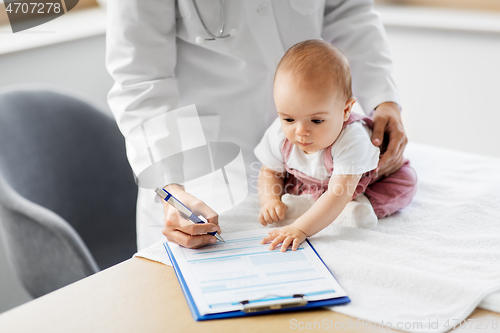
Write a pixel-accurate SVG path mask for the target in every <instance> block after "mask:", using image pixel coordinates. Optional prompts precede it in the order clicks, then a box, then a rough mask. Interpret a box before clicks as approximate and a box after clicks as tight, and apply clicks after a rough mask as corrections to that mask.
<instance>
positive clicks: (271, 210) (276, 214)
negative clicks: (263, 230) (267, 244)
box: [259, 200, 286, 225]
mask: <svg viewBox="0 0 500 333" xmlns="http://www.w3.org/2000/svg"><path fill="white" fill-rule="evenodd" d="M285 213H286V205H285V204H284V203H283V202H282V201H281V200H271V201H268V202H266V203H265V204H264V206H262V208H261V209H260V213H259V222H260V224H262V225H268V224H271V223H274V222H279V221H281V220H284V219H285Z"/></svg>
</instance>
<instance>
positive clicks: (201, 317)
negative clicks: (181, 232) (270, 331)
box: [163, 239, 351, 321]
mask: <svg viewBox="0 0 500 333" xmlns="http://www.w3.org/2000/svg"><path fill="white" fill-rule="evenodd" d="M306 242H307V243H308V244H309V246H311V248H312V249H313V251H314V253H315V254H316V255H317V256H318V258H319V259H320V260H321V262H322V263H323V265H325V262H324V261H323V259H321V257H320V256H319V255H318V252H316V249H314V247H313V246H312V245H311V243H310V242H309V240H307V239H306ZM163 246H164V247H165V250H166V251H167V254H168V256H169V258H170V261H171V262H172V265H173V267H174V271H175V275H176V276H177V280H179V283H180V285H181V288H182V291H183V292H184V296H185V297H186V301H187V303H188V306H189V309H190V310H191V314H192V316H193V319H194V320H196V321H202V320H212V319H224V318H235V317H244V316H252V315H261V314H268V313H276V312H284V311H297V310H305V309H312V308H317V307H323V306H332V305H341V304H346V303H349V302H350V301H351V300H350V299H349V297H347V296H344V297H338V298H331V299H325V300H319V301H309V302H307V304H306V305H304V306H300V307H287V308H284V309H279V310H266V311H258V312H252V313H247V312H244V311H241V310H237V311H229V312H221V313H213V314H207V315H201V314H200V313H199V311H198V308H197V307H196V304H195V302H194V299H193V297H192V296H191V292H190V291H189V288H188V286H187V283H186V281H185V280H184V277H183V275H182V272H181V270H180V268H179V265H178V264H177V261H176V260H175V257H174V255H173V254H172V252H171V249H170V247H169V246H168V243H165V244H163ZM325 267H326V268H327V269H328V271H329V272H330V274H332V272H331V271H330V269H329V268H328V266H326V265H325ZM332 276H333V274H332ZM333 277H334V278H335V276H333Z"/></svg>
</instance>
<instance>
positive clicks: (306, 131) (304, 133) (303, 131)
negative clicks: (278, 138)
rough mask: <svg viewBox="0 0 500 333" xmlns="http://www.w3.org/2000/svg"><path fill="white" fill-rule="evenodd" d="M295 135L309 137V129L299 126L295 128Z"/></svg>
mask: <svg viewBox="0 0 500 333" xmlns="http://www.w3.org/2000/svg"><path fill="white" fill-rule="evenodd" d="M295 133H296V134H297V135H298V136H307V135H309V129H308V128H307V127H306V126H304V125H301V124H299V125H298V126H297V129H296V130H295Z"/></svg>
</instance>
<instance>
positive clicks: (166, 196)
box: [155, 188, 225, 243]
mask: <svg viewBox="0 0 500 333" xmlns="http://www.w3.org/2000/svg"><path fill="white" fill-rule="evenodd" d="M155 192H156V194H158V196H160V198H162V199H163V200H165V201H166V202H168V203H169V204H170V205H171V206H172V207H174V208H175V209H177V210H178V211H179V212H181V214H183V215H184V216H185V217H187V218H188V219H189V220H190V221H191V222H193V223H196V224H198V223H207V222H208V221H207V219H206V218H204V217H203V216H202V215H200V216H196V215H194V213H193V212H192V211H191V209H189V208H187V207H186V205H184V204H183V203H182V202H180V201H179V199H177V198H176V197H174V196H173V195H172V194H171V193H170V192H169V191H167V190H165V189H161V190H160V189H159V188H156V190H155ZM209 234H210V235H213V236H215V238H217V239H218V240H220V241H221V242H223V243H225V241H224V239H222V237H221V236H220V235H219V233H218V232H209Z"/></svg>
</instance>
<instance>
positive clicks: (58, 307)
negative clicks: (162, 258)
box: [0, 258, 500, 333]
mask: <svg viewBox="0 0 500 333" xmlns="http://www.w3.org/2000/svg"><path fill="white" fill-rule="evenodd" d="M470 318H471V319H476V322H478V321H479V320H483V321H486V320H497V322H498V323H500V314H497V313H493V312H489V311H486V310H481V309H476V310H475V311H474V313H473V314H472V315H471V317H470ZM315 322H316V323H317V324H316V325H317V326H316V327H317V328H319V325H323V327H322V328H321V330H322V331H324V330H333V329H334V328H335V327H343V328H344V331H346V332H397V331H396V330H395V329H392V330H390V329H381V328H379V327H375V326H374V327H370V326H369V325H368V326H367V323H366V322H365V321H363V320H358V319H356V318H352V317H349V316H345V315H342V314H339V313H335V312H333V311H330V310H326V309H316V310H308V311H297V312H288V313H278V314H272V315H263V316H254V317H246V318H232V319H223V320H212V321H205V322H195V321H194V320H193V318H192V317H191V312H190V311H189V308H188V306H187V303H186V301H185V299H184V294H183V293H182V290H181V288H180V286H179V283H178V282H177V278H176V276H175V273H174V270H173V269H172V267H169V266H165V265H163V264H159V263H156V262H153V261H149V260H146V259H142V258H132V259H129V260H127V261H125V262H123V263H121V264H118V265H116V266H113V267H111V268H109V269H106V270H104V271H102V272H99V273H97V274H95V275H92V276H90V277H88V278H86V279H83V280H80V281H78V282H76V283H73V284H71V285H69V286H67V287H64V288H61V289H59V290H57V291H55V292H52V293H50V294H47V295H45V296H43V297H40V298H38V299H36V300H33V301H31V302H28V303H26V304H24V305H21V306H19V307H17V308H15V309H13V310H10V311H7V312H5V313H4V314H2V315H0V332H9V333H12V332H51V333H52V332H65V333H67V332H71V333H74V332H203V333H210V332H214V333H221V332H283V331H304V330H307V331H309V330H308V329H306V328H307V325H308V324H309V325H311V326H312V327H313V325H314V323H315ZM302 325H303V329H300V327H301V326H302ZM468 326H471V325H468ZM483 326H484V325H483ZM294 327H295V329H293V328H294ZM457 331H458V332H473V331H477V326H475V327H471V329H470V330H469V329H468V328H466V329H460V328H458V329H457ZM480 332H497V333H499V332H500V328H498V327H497V328H496V329H495V328H493V327H492V325H490V327H489V329H485V328H484V327H483V329H481V330H480Z"/></svg>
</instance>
